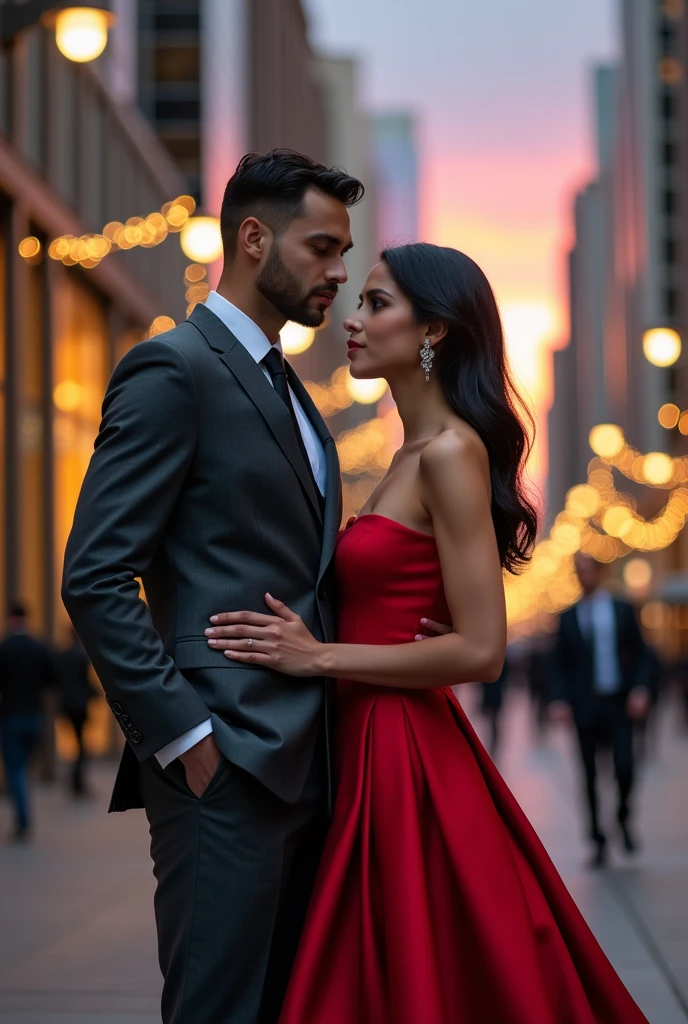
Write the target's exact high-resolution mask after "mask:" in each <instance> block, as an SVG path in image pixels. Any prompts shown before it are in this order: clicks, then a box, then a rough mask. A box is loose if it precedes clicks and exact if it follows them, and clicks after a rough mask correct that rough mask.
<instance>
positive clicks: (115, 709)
mask: <svg viewBox="0 0 688 1024" xmlns="http://www.w3.org/2000/svg"><path fill="white" fill-rule="evenodd" d="M112 710H113V712H114V713H115V714H116V715H117V717H118V718H119V716H120V715H121V714H122V712H123V711H124V708H123V707H122V705H121V704H117V703H116V702H115V703H114V704H113V705H112Z"/></svg>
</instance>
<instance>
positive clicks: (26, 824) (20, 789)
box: [0, 602, 55, 841]
mask: <svg viewBox="0 0 688 1024" xmlns="http://www.w3.org/2000/svg"><path fill="white" fill-rule="evenodd" d="M54 684H55V661H54V658H53V655H52V653H51V651H50V649H49V648H48V647H47V646H46V645H45V644H44V643H42V642H41V641H40V640H37V639H36V638H35V637H33V636H31V635H30V633H29V629H28V617H27V611H26V608H25V607H24V605H23V604H19V603H18V602H15V603H13V604H12V605H11V606H10V607H9V609H8V612H7V632H6V635H5V637H4V639H3V640H2V642H0V744H2V758H3V763H4V767H5V778H6V780H7V787H8V790H9V794H10V798H11V800H12V803H13V805H14V813H15V826H14V831H13V833H12V839H14V840H15V841H23V840H26V839H28V838H29V837H30V833H31V817H30V811H29V792H28V769H29V762H30V760H31V755H32V753H33V751H34V750H35V748H36V746H37V745H38V742H39V740H40V738H41V733H42V731H43V723H44V715H43V697H44V692H45V690H46V689H47V688H48V687H50V686H53V685H54Z"/></svg>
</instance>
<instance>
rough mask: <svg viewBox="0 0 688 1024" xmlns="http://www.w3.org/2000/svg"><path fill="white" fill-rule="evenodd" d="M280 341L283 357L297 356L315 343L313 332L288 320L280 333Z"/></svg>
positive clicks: (310, 328)
mask: <svg viewBox="0 0 688 1024" xmlns="http://www.w3.org/2000/svg"><path fill="white" fill-rule="evenodd" d="M280 341H281V342H282V351H283V352H284V354H285V356H298V355H300V354H301V352H305V351H306V350H307V349H309V348H310V347H311V345H312V344H313V342H314V341H315V330H314V329H313V328H312V327H304V326H303V324H297V323H294V321H293V320H289V321H288V323H286V324H285V325H284V327H283V328H282V330H281V331H280Z"/></svg>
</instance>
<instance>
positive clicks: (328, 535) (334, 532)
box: [287, 363, 342, 576]
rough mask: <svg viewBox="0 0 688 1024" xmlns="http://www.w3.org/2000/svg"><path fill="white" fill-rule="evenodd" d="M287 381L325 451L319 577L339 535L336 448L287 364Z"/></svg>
mask: <svg viewBox="0 0 688 1024" xmlns="http://www.w3.org/2000/svg"><path fill="white" fill-rule="evenodd" d="M287 379H288V380H289V386H290V388H291V389H292V391H293V392H294V394H295V395H296V397H297V398H298V400H299V402H300V404H301V408H302V409H303V411H304V412H305V414H306V416H307V417H308V419H309V421H310V423H311V425H312V427H313V429H314V430H315V432H316V434H317V435H318V438H319V439H320V441H321V442H322V446H323V448H324V449H325V460H326V466H327V485H326V488H325V516H324V524H323V548H322V558H321V561H320V576H322V575H323V573H324V572H325V570H326V569H327V567H328V565H329V564H330V560H331V558H332V554H333V552H334V547H335V543H336V541H337V536H338V534H339V527H340V526H341V522H342V478H341V471H340V469H339V457H338V455H337V445H336V444H335V441H334V438H333V437H332V434H331V433H330V431H329V430H328V428H327V424H326V423H325V420H324V419H323V418H322V416H321V415H320V413H319V411H318V408H317V406H316V404H315V402H314V401H313V399H312V398H311V396H310V395H309V394H308V391H307V389H306V388H305V387H304V385H303V383H302V381H301V380H300V378H299V377H298V375H297V374H296V372H295V370H294V368H293V367H292V366H290V365H289V363H287Z"/></svg>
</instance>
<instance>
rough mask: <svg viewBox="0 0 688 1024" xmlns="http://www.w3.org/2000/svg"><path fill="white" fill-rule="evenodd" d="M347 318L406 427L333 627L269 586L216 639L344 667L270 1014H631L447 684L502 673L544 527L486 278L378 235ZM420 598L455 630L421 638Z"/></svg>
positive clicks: (548, 1019)
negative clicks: (310, 884) (318, 630)
mask: <svg viewBox="0 0 688 1024" xmlns="http://www.w3.org/2000/svg"><path fill="white" fill-rule="evenodd" d="M346 327H347V329H348V330H349V332H350V341H349V356H350V359H351V373H352V375H353V376H355V377H369V378H370V377H373V378H374V377H385V378H386V379H387V380H388V382H389V385H390V388H391V390H392V394H393V396H394V399H395V400H396V403H397V406H398V409H399V414H400V416H401V419H402V422H403V426H404V443H403V445H402V447H401V448H400V449H399V451H398V452H397V453H396V455H395V456H394V459H393V460H392V464H391V466H390V468H389V471H388V473H387V475H386V476H385V477H384V479H383V480H382V481H381V482H380V484H379V485H378V487H377V488H376V489H375V491H374V492H373V494H372V495H371V497H370V499H369V501H368V503H367V506H366V509H365V510H364V511H363V512H362V514H361V515H360V516H359V517H358V518H357V519H354V520H352V521H350V522H349V524H348V526H347V528H346V529H345V530H344V531H343V533H342V535H341V536H340V540H339V544H338V547H337V552H336V556H335V557H336V569H337V574H338V578H339V584H340V588H341V611H340V621H339V643H337V644H320V643H318V642H316V641H315V640H314V638H313V637H312V635H311V634H310V633H309V631H308V630H307V628H306V627H305V625H304V624H303V622H302V621H301V620H300V619H299V617H298V616H297V615H295V614H294V613H292V612H291V611H290V609H288V608H287V607H285V606H284V605H283V604H281V603H280V602H279V601H277V600H275V599H274V598H272V597H271V596H270V595H267V596H266V600H267V602H268V605H269V607H270V608H271V609H272V611H273V613H274V614H273V615H272V616H266V615H258V614H254V613H250V614H249V613H246V614H242V621H243V622H247V621H248V622H249V624H250V626H251V636H250V637H247V633H246V629H245V627H242V629H241V630H239V629H237V627H235V626H225V627H224V628H223V630H222V634H223V635H224V637H225V638H226V639H224V640H223V641H222V642H221V647H223V648H224V649H225V655H226V656H227V657H230V658H233V659H235V660H239V661H242V660H244V661H245V660H250V661H253V662H262V663H264V664H266V665H270V666H272V667H273V668H275V669H278V670H279V671H281V672H284V673H286V674H288V675H297V676H304V675H318V676H320V675H325V676H331V677H333V678H336V679H337V684H336V704H335V730H336V732H335V760H334V771H335V778H336V784H337V795H336V801H335V807H334V815H333V820H332V825H331V828H330V831H329V834H328V838H327V842H326V846H325V850H324V854H323V858H322V863H321V867H320V871H319V875H318V879H317V882H316V886H315V890H314V893H313V897H312V901H311V905H310V908H309V913H308V918H307V921H306V925H305V928H304V932H303V936H302V939H301V943H300V946H299V951H298V954H297V959H296V964H295V967H294V971H293V974H292V977H291V981H290V985H289V990H288V993H287V997H286V1001H285V1004H284V1007H283V1011H282V1016H281V1017H280V1022H281V1024H640V1022H643V1021H645V1017H644V1016H643V1014H642V1013H641V1012H640V1010H639V1009H638V1008H637V1006H636V1005H635V1003H634V1002H633V1000H632V999H631V997H630V996H629V994H628V992H627V991H626V989H625V988H624V986H623V985H622V983H621V981H620V980H619V978H618V977H617V975H616V974H615V972H614V970H613V968H612V967H611V965H610V963H609V961H608V960H607V959H606V957H605V955H604V953H603V952H602V950H601V949H600V947H599V945H598V944H597V942H596V940H595V938H594V937H593V935H592V933H591V932H590V930H589V929H588V927H587V925H586V924H585V922H584V921H583V918H582V916H581V914H580V913H579V911H578V910H577V908H576V906H575V904H574V903H573V901H572V899H571V897H570V896H569V894H568V892H567V890H566V888H565V887H564V884H563V883H562V881H561V879H560V878H559V876H558V874H557V872H556V870H555V868H554V866H553V865H552V863H551V861H550V859H549V857H548V856H547V854H546V852H545V850H544V848H543V846H542V844H541V843H540V841H539V840H538V838H537V836H536V835H535V832H534V831H533V829H532V827H531V826H530V824H529V823H528V821H527V819H526V818H525V816H524V814H523V812H522V811H521V809H520V808H519V806H518V804H517V803H516V801H515V800H514V798H513V796H512V795H511V793H510V792H509V790H508V788H507V787H506V785H505V783H504V782H503V780H502V778H501V776H500V775H499V773H498V772H497V770H496V768H495V767H494V765H493V764H492V761H491V760H490V758H489V757H488V756H487V754H486V753H485V751H484V750H483V748H482V746H481V744H480V742H479V741H478V739H477V738H476V736H475V734H474V732H473V730H472V728H471V726H470V725H469V723H468V721H467V720H466V717H465V715H464V713H463V711H462V710H461V708H460V706H459V705H458V703H457V701H456V700H455V698H454V696H453V694H452V691H451V689H450V686H451V685H452V684H456V683H461V682H468V681H471V680H476V679H481V680H487V681H489V680H494V679H496V678H497V677H498V676H499V673H500V670H501V666H502V662H503V658H504V651H505V645H506V616H505V606H504V591H503V585H502V570H503V569H506V570H508V571H514V570H516V569H517V568H518V567H519V566H520V565H522V564H523V563H524V562H525V561H526V560H527V558H528V554H529V551H530V547H531V545H532V541H533V539H534V536H535V532H536V526H537V523H536V516H535V512H534V510H533V507H532V505H531V504H530V502H529V500H528V498H527V496H526V494H525V493H524V489H523V486H522V469H523V463H524V459H525V457H526V455H527V451H528V440H527V436H526V433H525V430H524V428H523V425H522V423H521V421H520V419H519V416H518V413H517V408H518V397H517V395H516V393H515V391H514V388H513V386H512V384H511V381H510V379H509V374H508V370H507V367H506V362H505V356H504V343H503V335H502V329H501V324H500V319H499V313H498V310H497V306H496V303H495V300H494V297H493V294H492V291H491V289H490V286H489V284H488V282H487V280H486V278H485V276H484V275H483V273H482V271H481V270H480V269H479V268H478V267H477V266H476V264H475V263H474V262H473V261H472V260H470V259H469V258H468V257H467V256H464V255H463V254H462V253H459V252H457V251H455V250H453V249H444V248H439V247H437V246H431V245H421V244H417V245H409V246H402V247H399V248H396V249H391V250H388V251H386V252H385V253H383V256H382V260H381V262H380V263H379V264H378V265H377V266H376V267H374V268H373V270H372V271H371V273H370V274H369V276H368V279H367V281H366V284H365V288H364V291H363V295H362V297H361V305H360V307H359V309H358V311H357V313H356V314H355V315H354V316H353V317H351V318H350V319H349V320H347V322H346ZM420 616H427V617H431V618H433V619H436V620H438V621H440V622H450V623H452V624H453V629H452V631H451V632H448V633H447V634H446V635H443V636H436V637H432V638H427V639H425V640H424V641H423V642H422V643H416V642H415V639H417V637H416V635H415V634H416V628H417V622H418V620H419V618H420ZM239 637H241V638H239ZM249 639H250V640H251V643H250V644H249V643H248V640H249Z"/></svg>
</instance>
